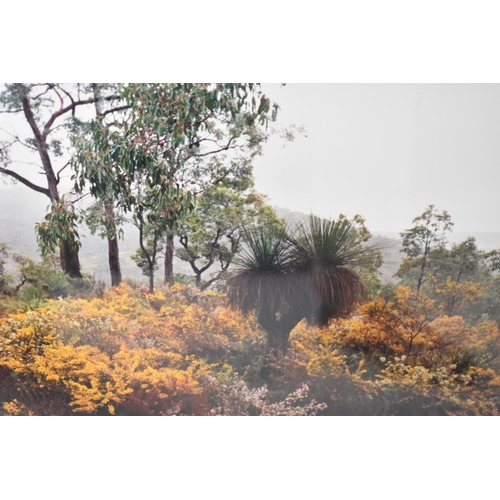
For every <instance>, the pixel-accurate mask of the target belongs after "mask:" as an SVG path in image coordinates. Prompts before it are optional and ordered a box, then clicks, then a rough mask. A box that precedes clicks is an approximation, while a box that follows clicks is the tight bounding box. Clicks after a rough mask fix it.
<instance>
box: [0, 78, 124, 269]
mask: <svg viewBox="0 0 500 500" xmlns="http://www.w3.org/2000/svg"><path fill="white" fill-rule="evenodd" d="M120 98H121V96H120V93H119V92H118V91H117V87H116V86H114V85H108V86H105V87H103V88H102V90H101V96H100V97H99V99H100V100H101V101H102V102H103V103H105V109H103V111H102V112H103V113H104V114H105V115H110V116H111V115H113V114H114V113H115V112H117V111H119V110H120V108H121V106H122V105H123V104H122V103H120ZM97 101H98V97H97V96H96V95H95V92H94V89H93V87H92V85H87V84H73V85H66V84H60V83H30V84H21V83H14V84H7V85H5V86H4V88H3V90H2V91H1V93H0V113H4V114H8V115H9V116H11V117H12V118H13V119H12V120H11V122H12V123H10V124H9V128H4V129H2V136H3V139H2V140H1V141H0V162H1V164H0V174H3V175H4V176H6V177H8V178H10V179H11V180H12V181H14V182H19V183H21V184H23V185H24V186H26V187H27V188H29V189H31V190H33V191H34V192H37V193H40V194H43V195H45V196H47V197H48V198H49V200H50V203H51V205H50V211H49V213H48V214H47V216H46V218H45V220H44V221H43V222H41V223H40V224H39V225H38V236H39V238H40V240H41V243H42V245H44V246H43V248H44V249H45V250H46V251H51V250H56V249H57V248H58V249H59V254H60V261H61V267H62V269H63V270H64V271H65V272H66V273H67V274H69V275H70V276H71V277H77V278H80V277H81V271H80V262H79V252H78V251H79V247H80V239H79V235H78V230H77V226H78V222H79V216H78V214H77V212H76V211H75V207H74V205H73V202H74V197H72V196H71V193H70V191H71V186H69V185H65V183H64V182H61V181H62V180H63V177H64V175H65V172H64V171H65V169H66V168H68V167H69V165H70V162H69V161H66V159H67V158H65V154H66V146H69V144H68V141H67V137H68V134H69V133H71V132H74V131H76V130H78V129H79V127H80V125H81V124H82V120H86V119H87V118H88V116H89V114H90V115H91V114H92V109H93V108H94V107H95V104H96V102H97ZM16 117H18V118H16ZM14 122H15V123H14ZM23 150H25V151H27V152H28V153H31V154H33V155H35V156H36V157H38V162H37V161H31V158H29V157H28V158H25V157H24V155H25V153H23ZM25 159H28V160H30V161H25ZM62 159H63V161H64V165H62V166H61V167H60V168H58V166H56V163H57V162H58V161H61V160H62ZM38 174H41V175H42V176H43V178H44V180H43V181H42V182H38V178H39V177H37V175H38Z"/></svg>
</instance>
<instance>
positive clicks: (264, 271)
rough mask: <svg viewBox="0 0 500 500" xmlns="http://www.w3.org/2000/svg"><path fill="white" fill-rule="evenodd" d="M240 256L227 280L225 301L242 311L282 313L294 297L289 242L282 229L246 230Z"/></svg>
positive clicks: (290, 245) (289, 239)
mask: <svg viewBox="0 0 500 500" xmlns="http://www.w3.org/2000/svg"><path fill="white" fill-rule="evenodd" d="M243 240H244V243H245V245H244V247H243V251H242V255H241V256H240V257H238V258H237V259H235V265H236V268H237V270H236V272H235V273H233V275H232V276H231V278H230V279H229V298H230V300H231V302H232V303H233V304H234V305H236V306H238V307H239V308H240V309H242V310H243V311H245V312H246V311H249V310H251V309H259V310H262V309H266V310H269V311H270V310H275V312H276V313H280V312H282V310H284V309H285V310H286V309H287V308H288V307H289V304H290V302H291V301H292V297H293V296H294V295H296V285H297V284H296V283H295V276H294V275H293V272H292V270H293V261H292V256H291V251H292V240H291V238H290V235H289V231H287V230H286V229H285V228H281V227H274V226H270V227H268V228H264V229H261V230H255V229H249V230H247V231H245V232H244V234H243Z"/></svg>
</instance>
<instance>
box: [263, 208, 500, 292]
mask: <svg viewBox="0 0 500 500" xmlns="http://www.w3.org/2000/svg"><path fill="white" fill-rule="evenodd" d="M273 208H274V210H275V211H276V213H277V214H278V216H279V217H282V218H284V219H285V220H286V221H289V222H292V223H294V222H301V221H304V220H306V219H307V217H308V214H304V213H302V212H293V211H291V210H289V209H288V208H283V207H273ZM368 229H369V228H368ZM470 236H472V237H474V238H475V239H476V244H477V247H478V248H479V249H480V250H484V251H490V250H494V249H500V233H485V232H470V233H466V232H453V233H450V234H449V235H448V241H449V242H450V243H451V244H453V243H459V242H461V241H464V240H465V239H466V238H468V237H470ZM370 243H371V244H372V245H373V246H375V247H376V248H379V249H380V251H381V252H382V257H383V259H384V262H383V264H382V267H381V268H380V274H381V277H382V280H383V281H388V282H393V283H394V282H395V281H396V279H395V278H394V273H395V272H396V271H397V270H398V268H399V265H400V263H401V261H402V259H403V254H402V253H401V250H402V244H401V238H400V236H399V233H397V232H390V231H373V232H372V238H371V240H370Z"/></svg>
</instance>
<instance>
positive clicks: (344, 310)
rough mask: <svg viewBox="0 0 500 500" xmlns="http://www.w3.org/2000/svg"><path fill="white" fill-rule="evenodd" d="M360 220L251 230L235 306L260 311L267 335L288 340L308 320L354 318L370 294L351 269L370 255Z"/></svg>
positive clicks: (314, 220) (233, 288)
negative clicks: (356, 309)
mask: <svg viewBox="0 0 500 500" xmlns="http://www.w3.org/2000/svg"><path fill="white" fill-rule="evenodd" d="M358 222H359V219H353V220H348V219H346V218H345V217H342V216H341V217H339V219H337V220H322V219H320V218H319V217H316V216H311V217H310V218H309V223H308V224H300V225H298V226H297V227H296V228H295V229H290V228H284V229H283V228H280V229H276V228H266V229H264V230H261V231H259V232H256V231H247V232H246V233H245V234H244V241H245V249H244V252H243V255H242V257H240V258H239V259H238V261H237V262H236V264H237V268H236V271H235V272H234V273H233V276H232V278H231V279H230V281H229V289H230V292H229V297H230V300H231V302H232V303H233V305H236V306H238V307H239V308H241V309H242V310H243V311H249V310H255V311H257V313H258V319H259V322H260V323H261V326H263V327H264V329H266V331H267V332H268V334H269V335H270V336H272V335H275V336H280V338H284V339H285V341H286V340H287V339H288V335H289V333H290V331H291V330H292V329H293V327H294V326H295V325H296V324H297V323H298V322H299V321H300V320H301V319H303V318H306V319H307V321H308V322H310V323H313V324H317V325H320V326H326V325H327V324H328V322H329V320H330V319H332V318H338V317H342V316H346V315H348V314H350V313H351V312H352V310H353V309H354V307H355V305H356V303H357V302H358V301H359V300H360V299H362V298H363V297H364V295H365V291H364V287H363V283H362V282H361V279H360V278H359V276H358V275H357V274H356V273H355V272H354V271H353V270H352V268H351V266H354V265H356V264H357V263H359V262H360V258H361V257H362V256H363V254H364V252H365V248H364V247H363V245H362V242H363V241H364V240H365V239H366V234H364V233H363V231H362V230H364V226H362V228H361V229H362V230H360V227H359V225H358ZM365 231H366V230H365ZM274 330H275V331H274ZM285 330H287V331H286V332H285Z"/></svg>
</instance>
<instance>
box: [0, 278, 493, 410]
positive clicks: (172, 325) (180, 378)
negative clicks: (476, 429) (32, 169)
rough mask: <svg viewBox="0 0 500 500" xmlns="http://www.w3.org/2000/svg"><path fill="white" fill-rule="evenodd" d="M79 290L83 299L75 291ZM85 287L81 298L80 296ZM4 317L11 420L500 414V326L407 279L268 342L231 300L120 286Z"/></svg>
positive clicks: (1, 353)
mask: <svg viewBox="0 0 500 500" xmlns="http://www.w3.org/2000/svg"><path fill="white" fill-rule="evenodd" d="M74 295H75V294H74ZM76 295H78V294H76ZM2 303H3V308H2V312H1V317H0V343H1V344H0V345H1V347H0V398H1V401H0V404H1V408H2V410H1V411H2V413H3V414H5V415H72V414H75V415H315V414H318V415H469V414H472V415H476V414H490V415H496V414H498V412H499V409H500V398H499V396H498V394H499V392H498V387H499V384H500V377H499V375H498V370H499V368H500V366H499V365H500V362H499V358H498V355H499V354H500V334H499V330H498V326H497V325H496V323H495V322H493V321H489V320H487V319H484V320H482V321H481V322H479V323H478V324H476V325H469V324H467V322H466V321H464V320H463V319H462V318H461V317H459V316H452V317H448V316H446V315H443V314H441V311H440V308H439V305H437V304H436V303H435V301H433V300H431V299H429V298H426V297H424V296H417V295H416V293H415V292H414V291H412V290H411V289H409V288H407V287H402V286H401V287H396V288H395V289H394V291H393V295H392V296H391V297H389V298H377V299H375V300H372V301H370V302H366V303H365V304H363V305H362V306H361V307H360V308H359V310H358V311H357V313H356V315H355V316H352V317H350V318H344V319H338V320H333V321H332V322H331V323H330V325H329V326H328V327H327V328H319V327H317V326H309V325H308V324H307V323H306V322H305V321H302V322H300V323H299V324H298V325H297V326H296V327H295V329H294V330H293V331H292V333H291V336H290V341H289V347H288V349H287V351H286V352H285V353H278V352H276V351H269V349H268V346H267V339H266V335H265V333H264V332H263V331H262V330H261V329H260V328H259V326H258V324H257V322H256V321H255V319H254V317H253V315H252V314H248V315H246V316H245V315H243V314H242V313H241V312H239V311H237V310H236V309H233V308H231V307H230V306H229V303H228V300H227V298H226V296H225V295H223V294H220V293H217V292H214V291H204V292H201V291H200V290H199V289H198V288H196V287H195V286H193V285H182V284H178V283H176V284H174V285H172V286H170V287H163V288H161V289H159V290H157V291H156V292H155V294H149V293H148V289H147V288H146V287H137V288H132V287H131V286H129V285H126V284H122V285H120V286H119V287H114V288H112V289H111V290H106V291H102V290H101V291H97V292H96V291H94V292H91V293H90V294H87V295H86V296H85V297H77V296H72V295H68V296H67V297H65V298H62V297H60V298H58V299H45V300H43V302H41V303H39V304H37V307H32V306H29V305H26V302H21V301H19V300H17V302H16V300H15V299H13V298H12V297H11V298H10V299H8V298H6V299H4V300H3V301H2Z"/></svg>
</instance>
